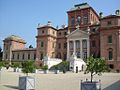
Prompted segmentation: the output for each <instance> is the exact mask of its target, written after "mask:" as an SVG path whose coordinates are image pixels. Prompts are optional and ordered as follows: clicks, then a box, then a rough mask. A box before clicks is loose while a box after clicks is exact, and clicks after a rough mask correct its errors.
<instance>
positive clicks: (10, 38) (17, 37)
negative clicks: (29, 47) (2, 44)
mask: <svg viewBox="0 0 120 90" xmlns="http://www.w3.org/2000/svg"><path fill="white" fill-rule="evenodd" d="M5 40H13V41H18V42H22V43H26V42H25V40H23V39H22V38H21V37H19V36H16V35H11V36H8V37H7V38H5Z"/></svg>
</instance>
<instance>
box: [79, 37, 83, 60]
mask: <svg viewBox="0 0 120 90" xmlns="http://www.w3.org/2000/svg"><path fill="white" fill-rule="evenodd" d="M80 58H83V51H82V39H81V40H80Z"/></svg>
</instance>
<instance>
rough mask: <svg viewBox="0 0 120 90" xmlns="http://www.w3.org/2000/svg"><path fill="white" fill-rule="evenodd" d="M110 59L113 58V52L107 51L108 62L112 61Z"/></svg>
mask: <svg viewBox="0 0 120 90" xmlns="http://www.w3.org/2000/svg"><path fill="white" fill-rule="evenodd" d="M112 58H113V52H112V51H109V60H112Z"/></svg>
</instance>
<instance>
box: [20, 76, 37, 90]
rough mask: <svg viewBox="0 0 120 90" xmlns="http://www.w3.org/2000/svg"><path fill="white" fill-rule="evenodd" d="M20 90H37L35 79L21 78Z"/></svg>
mask: <svg viewBox="0 0 120 90" xmlns="http://www.w3.org/2000/svg"><path fill="white" fill-rule="evenodd" d="M19 90H35V78H33V77H30V76H21V77H19Z"/></svg>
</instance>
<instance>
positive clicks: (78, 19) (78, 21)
mask: <svg viewBox="0 0 120 90" xmlns="http://www.w3.org/2000/svg"><path fill="white" fill-rule="evenodd" d="M80 19H81V17H80V16H78V17H77V20H76V21H77V24H80Z"/></svg>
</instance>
